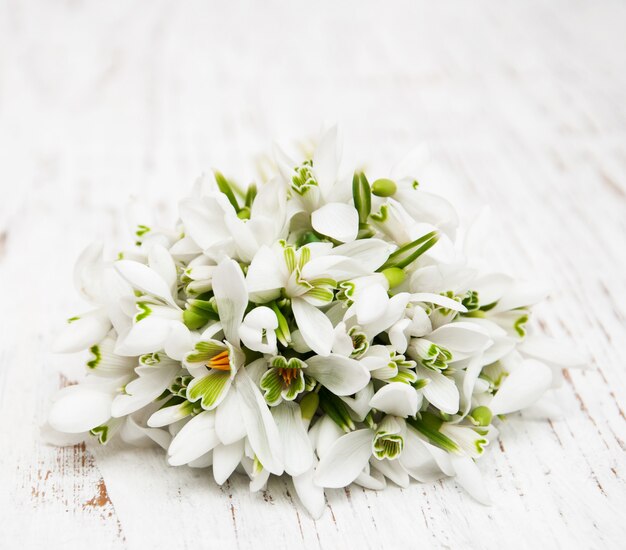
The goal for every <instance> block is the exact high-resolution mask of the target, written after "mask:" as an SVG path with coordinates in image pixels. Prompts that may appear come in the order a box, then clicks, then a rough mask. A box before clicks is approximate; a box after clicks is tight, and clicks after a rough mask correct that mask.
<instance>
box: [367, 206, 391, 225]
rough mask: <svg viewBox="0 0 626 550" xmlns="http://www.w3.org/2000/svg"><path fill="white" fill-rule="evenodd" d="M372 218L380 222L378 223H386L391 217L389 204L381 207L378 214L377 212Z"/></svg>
mask: <svg viewBox="0 0 626 550" xmlns="http://www.w3.org/2000/svg"><path fill="white" fill-rule="evenodd" d="M371 217H372V219H373V220H374V221H375V222H378V223H384V222H386V221H387V218H388V217H389V206H388V205H387V204H383V205H381V207H380V209H379V210H378V212H376V213H375V214H372V215H371Z"/></svg>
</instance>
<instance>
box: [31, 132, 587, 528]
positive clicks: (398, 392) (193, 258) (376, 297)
mask: <svg viewBox="0 0 626 550" xmlns="http://www.w3.org/2000/svg"><path fill="white" fill-rule="evenodd" d="M275 157H276V169H277V172H276V173H275V174H271V175H268V177H264V178H263V181H264V182H265V183H262V184H261V185H259V186H258V187H257V185H256V184H254V183H251V184H250V185H248V186H247V187H239V186H238V185H237V184H235V183H234V182H233V181H230V180H228V179H227V178H226V177H224V176H223V175H222V174H221V173H220V172H217V171H216V172H214V173H213V174H211V175H208V176H206V177H203V178H201V179H200V180H199V181H198V182H196V185H195V186H194V190H193V192H192V194H191V196H190V197H188V198H186V199H183V200H182V201H181V202H180V205H179V214H180V219H179V221H178V222H177V223H176V224H175V226H174V227H172V228H171V229H169V228H159V227H156V226H154V225H153V224H151V223H148V225H145V222H141V221H140V222H138V224H135V225H134V228H135V229H134V240H135V243H134V244H135V246H134V248H132V249H131V250H126V251H122V252H120V253H119V255H118V256H117V259H116V260H115V261H107V260H106V259H104V257H103V253H102V246H101V245H99V244H97V245H93V246H91V247H89V248H88V249H87V250H85V251H84V252H83V254H82V255H81V256H80V258H79V261H78V264H77V266H76V270H75V281H76V286H77V288H78V290H79V292H80V293H81V294H82V296H83V297H84V298H85V299H86V300H87V301H88V302H89V303H90V306H89V308H88V310H87V312H86V313H84V314H81V315H78V316H75V317H72V318H71V319H70V322H69V323H68V324H67V325H66V327H65V329H64V330H63V331H62V332H61V334H60V335H59V338H58V340H57V348H58V349H59V350H62V351H66V352H75V351H81V350H89V352H90V357H89V360H88V363H87V375H86V377H85V379H84V380H83V381H82V382H81V383H80V384H78V385H76V386H71V387H69V388H65V389H63V390H61V391H60V392H59V394H58V396H57V397H56V399H55V400H54V402H53V403H52V405H51V407H50V413H49V417H48V423H47V425H46V426H45V428H44V430H43V431H44V433H45V434H46V437H48V438H49V439H50V440H54V441H56V442H58V443H62V444H73V443H75V442H77V441H81V440H84V439H86V438H89V437H95V438H97V440H98V441H99V442H100V443H102V444H104V443H107V442H108V441H110V440H111V439H113V438H119V439H121V440H122V441H124V442H127V443H131V444H133V445H147V444H156V445H158V446H160V447H162V448H164V449H167V455H168V461H169V463H170V464H172V465H189V466H190V467H193V468H206V467H208V466H212V472H213V477H214V479H215V481H216V483H218V484H222V483H224V482H226V480H227V479H229V477H230V476H231V475H232V474H233V473H234V472H235V471H238V472H245V473H246V474H247V475H248V476H249V478H250V490H251V491H259V490H261V489H263V488H264V487H266V486H267V483H268V480H269V479H270V476H271V475H277V476H279V475H282V474H283V473H286V474H287V475H289V476H291V477H292V479H293V483H294V487H295V490H296V493H297V495H298V497H299V499H300V500H301V502H302V503H303V505H304V506H305V507H306V508H307V509H308V510H309V512H310V513H311V515H312V516H313V517H316V518H317V517H319V516H320V515H322V514H323V512H324V509H325V497H324V489H325V488H334V487H345V486H346V485H348V484H350V483H353V482H354V483H356V484H358V485H360V486H362V487H364V488H368V489H372V490H381V489H383V488H385V487H386V485H387V480H390V481H392V482H393V483H395V484H396V485H399V486H400V487H406V486H407V485H408V484H409V482H410V480H411V479H416V480H418V481H422V482H430V481H432V480H434V479H438V478H440V477H444V476H453V477H455V478H456V480H457V481H458V483H459V484H460V485H461V486H462V487H464V488H465V489H466V490H467V491H468V492H469V493H470V494H471V495H472V496H474V497H475V498H476V499H477V500H479V501H480V502H488V501H489V496H488V495H487V494H486V491H485V489H484V484H483V483H482V481H481V476H480V472H479V470H478V468H477V466H476V464H475V461H476V460H478V459H479V458H480V457H481V456H482V454H483V453H484V450H485V448H486V447H487V446H488V444H489V443H490V442H492V441H493V440H494V439H495V438H496V437H497V435H498V430H497V424H498V422H499V421H500V418H501V417H502V416H503V415H508V414H512V413H514V412H516V411H519V410H525V409H528V408H530V407H532V408H534V409H535V411H537V410H538V411H544V412H545V411H546V410H549V405H547V404H546V401H545V398H544V396H545V395H546V393H547V392H548V391H549V389H550V388H552V387H554V386H556V385H558V383H559V382H560V380H561V376H562V374H561V371H562V369H563V368H564V367H568V366H576V365H579V364H581V363H584V362H585V361H584V359H581V358H580V356H579V355H578V354H577V353H575V352H572V351H571V350H568V349H567V345H566V346H565V349H564V348H563V346H561V347H558V346H555V345H554V344H553V343H552V342H551V341H548V340H546V339H545V338H544V337H542V336H541V334H537V329H536V328H533V326H532V321H531V318H530V311H531V307H532V305H533V304H534V303H535V302H536V301H538V300H540V299H541V298H542V297H543V296H544V291H543V289H542V288H540V287H537V286H534V285H529V284H525V283H520V282H518V281H515V280H514V279H513V277H510V276H508V275H506V274H503V273H497V272H491V271H490V270H489V266H488V265H487V264H486V263H485V262H484V261H477V255H476V254H475V250H476V248H477V247H476V246H475V245H476V244H477V242H476V241H478V244H482V240H481V238H480V237H479V236H478V234H477V232H476V231H475V230H472V231H470V232H469V233H468V234H467V235H465V236H463V232H462V230H461V231H459V233H460V234H461V238H460V239H457V238H456V234H457V225H458V218H457V216H456V213H455V212H454V210H453V208H452V207H451V206H450V204H449V203H448V202H447V201H446V200H445V199H442V198H440V197H438V196H436V195H433V194H430V193H428V192H425V191H423V190H422V183H421V182H420V183H419V184H418V183H417V180H416V179H415V174H417V172H413V171H412V170H410V169H409V168H408V166H409V165H410V163H411V161H407V162H404V163H401V164H400V165H399V166H398V167H397V168H396V169H394V171H392V172H391V176H390V178H379V179H377V180H375V181H373V182H372V183H370V182H369V180H368V179H367V177H366V175H365V174H364V173H362V172H358V171H357V172H354V173H350V172H346V171H344V169H343V167H342V164H341V147H340V143H339V140H338V139H337V128H336V127H333V128H330V129H329V130H327V131H325V132H323V133H322V135H321V137H320V139H319V140H318V143H317V145H316V147H315V148H314V150H313V151H312V152H311V154H310V155H305V156H304V157H302V158H300V159H299V160H297V161H292V160H291V159H290V158H289V157H288V156H287V155H286V154H285V153H283V152H282V150H280V149H276V151H275ZM415 158H416V157H414V160H415ZM418 161H419V162H418V171H419V172H420V173H419V174H417V175H418V176H419V177H420V178H421V177H422V174H424V175H428V174H429V172H428V171H424V172H422V168H424V166H423V163H422V162H421V160H419V155H418ZM350 180H351V183H350ZM138 206H143V204H142V203H141V202H139V203H138Z"/></svg>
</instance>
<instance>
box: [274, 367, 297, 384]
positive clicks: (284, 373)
mask: <svg viewBox="0 0 626 550" xmlns="http://www.w3.org/2000/svg"><path fill="white" fill-rule="evenodd" d="M297 371H298V369H283V368H279V369H278V375H279V376H280V377H281V378H282V379H283V383H284V384H285V386H290V385H291V382H293V381H294V380H295V379H296V375H297V374H298V372H297Z"/></svg>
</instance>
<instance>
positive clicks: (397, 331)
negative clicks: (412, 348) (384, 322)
mask: <svg viewBox="0 0 626 550" xmlns="http://www.w3.org/2000/svg"><path fill="white" fill-rule="evenodd" d="M410 324H411V320H410V319H400V320H399V321H398V322H397V323H395V324H394V325H393V326H392V327H391V328H390V329H389V330H388V332H387V334H388V336H389V343H390V344H391V347H393V349H394V350H395V351H397V352H398V353H404V352H405V351H406V349H407V347H409V339H408V338H407V335H406V334H405V332H404V331H405V330H407V329H408V328H409V325H410Z"/></svg>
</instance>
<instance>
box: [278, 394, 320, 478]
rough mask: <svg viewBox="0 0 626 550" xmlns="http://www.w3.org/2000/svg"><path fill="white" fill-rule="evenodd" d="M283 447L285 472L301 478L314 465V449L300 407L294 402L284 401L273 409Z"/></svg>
mask: <svg viewBox="0 0 626 550" xmlns="http://www.w3.org/2000/svg"><path fill="white" fill-rule="evenodd" d="M272 415H273V416H274V420H275V421H276V426H277V427H278V432H279V434H280V438H281V441H282V445H283V460H284V463H285V472H287V473H288V474H289V475H290V476H299V475H301V474H303V473H305V472H306V471H308V470H309V469H310V468H311V466H312V464H313V448H312V447H311V442H310V441H309V437H308V435H307V431H306V429H305V428H304V422H303V421H302V414H301V413H300V407H299V406H298V405H297V404H296V403H293V402H292V401H283V402H282V403H281V404H280V405H278V406H277V407H273V408H272Z"/></svg>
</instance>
